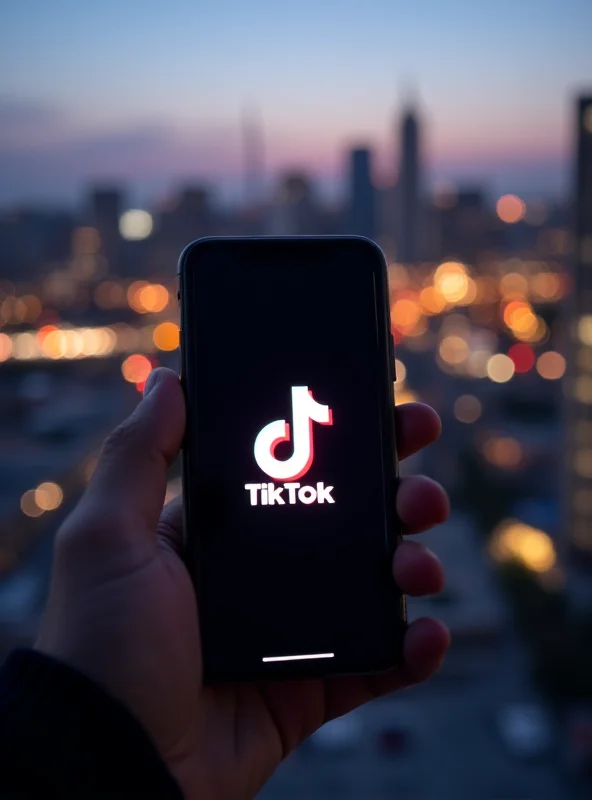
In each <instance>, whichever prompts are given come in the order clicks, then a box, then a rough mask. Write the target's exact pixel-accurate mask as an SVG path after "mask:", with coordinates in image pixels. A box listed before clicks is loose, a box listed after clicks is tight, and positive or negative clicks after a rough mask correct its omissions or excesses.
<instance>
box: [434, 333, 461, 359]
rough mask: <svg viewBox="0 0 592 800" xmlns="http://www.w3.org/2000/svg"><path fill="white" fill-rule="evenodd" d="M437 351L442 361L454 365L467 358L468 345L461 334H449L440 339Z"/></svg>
mask: <svg viewBox="0 0 592 800" xmlns="http://www.w3.org/2000/svg"><path fill="white" fill-rule="evenodd" d="M438 352H439V354H440V358H441V359H442V361H445V362H446V364H451V365H453V366H456V365H458V364H462V363H463V362H464V361H466V360H467V358H468V355H469V345H468V344H467V342H466V340H465V339H463V338H462V336H457V335H455V334H451V335H449V336H445V337H444V338H443V339H442V341H441V342H440V346H439V348H438Z"/></svg>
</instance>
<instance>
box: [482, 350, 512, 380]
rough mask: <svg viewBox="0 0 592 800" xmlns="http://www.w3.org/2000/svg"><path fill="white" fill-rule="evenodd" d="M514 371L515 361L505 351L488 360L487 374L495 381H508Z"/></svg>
mask: <svg viewBox="0 0 592 800" xmlns="http://www.w3.org/2000/svg"><path fill="white" fill-rule="evenodd" d="M514 371H515V367H514V362H513V361H512V359H511V358H510V357H509V356H506V355H504V354H503V353H496V354H495V355H494V356H491V358H490V359H489V361H488V362H487V376H488V377H489V379H490V380H492V381H493V382H494V383H507V382H508V381H509V380H510V378H511V377H512V376H513V375H514Z"/></svg>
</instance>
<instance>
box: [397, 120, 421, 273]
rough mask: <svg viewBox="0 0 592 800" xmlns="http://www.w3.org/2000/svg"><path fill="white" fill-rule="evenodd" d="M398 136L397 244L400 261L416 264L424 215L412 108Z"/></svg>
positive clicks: (415, 121)
mask: <svg viewBox="0 0 592 800" xmlns="http://www.w3.org/2000/svg"><path fill="white" fill-rule="evenodd" d="M399 133H400V152H399V180H398V183H397V208H398V214H397V225H396V232H395V244H396V250H397V260H398V261H404V262H413V261H417V260H418V259H419V258H420V246H419V229H420V215H421V199H420V172H421V167H420V163H419V161H420V156H419V149H420V147H419V122H418V119H417V116H416V114H415V111H414V110H413V108H411V107H409V108H407V110H406V111H405V112H404V114H403V117H402V119H401V126H400V129H399Z"/></svg>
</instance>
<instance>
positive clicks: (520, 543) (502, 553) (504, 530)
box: [489, 519, 557, 573]
mask: <svg viewBox="0 0 592 800" xmlns="http://www.w3.org/2000/svg"><path fill="white" fill-rule="evenodd" d="M489 552H490V555H491V557H492V558H493V559H494V561H497V562H498V563H502V564H503V563H509V562H511V561H518V562H519V563H520V564H522V565H523V566H524V567H526V568H527V569H529V570H531V571H532V572H538V573H545V572H548V571H549V570H551V569H553V567H555V564H556V562H557V554H556V552H555V546H554V544H553V540H552V539H551V537H550V536H549V535H548V534H546V533H545V532H544V531H541V530H539V529H538V528H533V527H531V526H530V525H525V524H524V523H523V522H519V521H518V520H513V519H510V520H505V521H504V522H502V523H500V525H499V526H498V527H497V529H496V530H495V531H494V534H493V536H492V539H491V542H490V545H489Z"/></svg>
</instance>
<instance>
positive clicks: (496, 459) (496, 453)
mask: <svg viewBox="0 0 592 800" xmlns="http://www.w3.org/2000/svg"><path fill="white" fill-rule="evenodd" d="M483 455H484V456H485V458H486V460H487V461H489V463H490V464H493V465H494V466H496V467H500V468H501V469H515V468H516V467H518V466H520V463H521V462H522V447H521V446H520V442H518V441H517V440H516V439H513V438H512V437H511V436H491V437H490V438H489V439H486V441H485V442H484V444H483Z"/></svg>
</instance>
